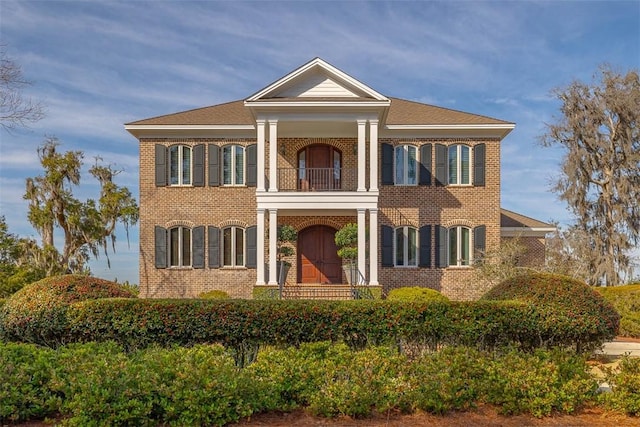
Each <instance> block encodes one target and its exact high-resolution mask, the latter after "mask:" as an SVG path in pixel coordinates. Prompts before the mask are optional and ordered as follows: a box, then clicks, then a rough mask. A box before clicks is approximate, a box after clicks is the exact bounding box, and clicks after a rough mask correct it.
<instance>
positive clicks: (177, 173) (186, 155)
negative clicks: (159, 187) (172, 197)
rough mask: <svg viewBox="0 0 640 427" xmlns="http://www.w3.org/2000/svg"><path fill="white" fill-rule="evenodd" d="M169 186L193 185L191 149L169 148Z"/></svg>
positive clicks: (173, 146) (181, 146) (181, 147)
mask: <svg viewBox="0 0 640 427" xmlns="http://www.w3.org/2000/svg"><path fill="white" fill-rule="evenodd" d="M169 185H191V147H189V146H187V145H172V146H171V147H169Z"/></svg>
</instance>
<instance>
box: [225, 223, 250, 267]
mask: <svg viewBox="0 0 640 427" xmlns="http://www.w3.org/2000/svg"><path fill="white" fill-rule="evenodd" d="M229 229H230V230H231V264H225V263H224V253H225V249H226V248H225V241H224V232H225V231H226V230H229ZM237 230H242V241H243V242H242V243H243V246H242V264H236V231H237ZM246 233H247V230H246V229H245V228H243V227H238V226H235V225H231V226H229V227H224V228H223V229H222V254H221V255H222V268H227V269H229V268H240V267H246V264H247V235H246Z"/></svg>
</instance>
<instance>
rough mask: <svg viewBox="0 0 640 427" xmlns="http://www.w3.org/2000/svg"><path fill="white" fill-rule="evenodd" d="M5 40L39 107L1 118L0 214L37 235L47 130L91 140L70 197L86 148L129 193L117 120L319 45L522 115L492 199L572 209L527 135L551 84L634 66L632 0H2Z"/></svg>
mask: <svg viewBox="0 0 640 427" xmlns="http://www.w3.org/2000/svg"><path fill="white" fill-rule="evenodd" d="M0 39H1V43H2V44H4V45H5V48H6V51H7V55H8V56H9V57H11V58H12V59H14V60H15V61H16V62H17V63H18V64H20V65H21V66H22V68H23V72H24V74H25V76H26V77H27V78H28V79H30V80H31V81H33V83H34V84H33V85H32V86H31V87H30V88H29V89H28V90H27V91H26V95H27V96H31V97H34V98H37V99H40V100H42V102H43V103H44V104H45V105H46V109H47V116H46V118H45V119H44V120H42V121H40V122H38V123H37V124H35V125H33V126H31V128H30V129H27V130H19V131H15V132H13V133H7V132H6V131H4V130H0V215H4V216H5V217H6V220H7V223H8V225H9V231H10V232H12V233H14V234H19V235H21V236H33V237H36V234H35V231H34V230H33V229H32V227H31V226H30V224H29V223H28V221H27V219H26V214H27V203H26V201H24V200H23V199H22V195H23V193H24V185H25V179H26V178H27V177H33V176H36V175H38V174H40V173H41V169H40V167H39V164H38V159H37V154H36V149H37V147H38V146H39V145H40V144H41V143H42V142H43V140H44V138H45V136H47V135H55V136H56V137H58V138H59V139H60V140H61V142H62V147H61V148H62V149H63V150H82V151H84V152H85V165H86V167H85V168H84V171H85V174H84V176H83V180H82V185H81V187H80V189H79V190H77V191H76V194H77V195H78V196H79V197H80V198H83V199H84V198H87V197H95V196H97V190H98V188H97V186H95V185H94V182H93V181H92V179H91V178H90V177H88V176H87V173H86V171H87V169H88V167H89V165H90V164H91V163H93V158H94V157H95V156H100V157H102V158H103V159H104V161H105V162H108V163H111V164H113V165H114V166H115V167H116V168H119V169H122V170H123V172H122V173H120V175H118V177H117V179H116V181H117V183H118V184H120V185H124V186H127V187H129V188H130V189H131V190H132V192H133V193H134V194H135V195H136V197H137V195H138V147H137V141H136V139H135V138H134V137H133V136H131V135H130V134H129V133H127V132H126V131H125V130H124V127H123V124H124V123H126V122H130V121H134V120H138V119H142V118H147V117H152V116H157V115H162V114H168V113H172V112H177V111H183V110H187V109H192V108H198V107H203V106H208V105H214V104H218V103H223V102H227V101H232V100H237V99H243V98H245V97H247V96H249V95H251V94H253V93H255V92H256V91H258V90H260V89H262V88H263V87H265V86H267V85H268V84H269V83H271V82H273V81H274V80H276V79H278V78H280V77H282V76H283V75H285V74H287V73H288V72H289V71H292V70H293V69H295V68H297V67H298V66H300V65H302V64H304V63H306V62H307V61H309V60H310V59H312V58H314V57H316V56H319V57H321V58H322V59H324V60H326V61H327V62H329V63H331V64H332V65H334V66H336V67H337V68H339V69H341V70H343V71H344V72H346V73H348V74H350V75H351V76H353V77H354V78H356V79H358V80H360V81H362V82H363V83H365V84H367V85H369V86H370V87H372V88H373V89H375V90H377V91H378V92H380V93H382V94H384V95H387V96H393V97H399V98H405V99H410V100H416V101H420V102H425V103H429V104H434V105H438V106H442V107H447V108H453V109H457V110H462V111H468V112H472V113H477V114H483V115H487V116H492V117H496V118H499V119H503V120H507V121H511V122H515V123H516V128H515V130H514V131H512V132H511V134H510V135H509V136H508V137H507V138H506V139H505V140H504V142H503V145H502V206H503V207H504V208H507V209H510V210H514V211H517V212H520V213H523V214H525V215H529V216H532V217H534V218H537V219H540V220H544V221H549V220H557V221H560V223H561V224H566V223H568V222H570V221H571V217H570V214H569V212H568V211H567V209H566V206H565V205H564V203H563V202H561V201H559V200H558V199H557V197H556V195H555V194H553V193H551V192H550V191H549V188H550V183H551V181H552V180H553V179H554V177H557V174H558V173H559V162H560V161H561V159H562V151H560V150H559V149H551V148H543V147H541V146H540V145H538V143H537V137H538V136H539V135H540V134H542V133H543V132H544V124H545V123H549V122H550V121H552V120H553V119H554V117H557V115H558V106H559V104H558V102H557V101H556V100H555V99H554V98H553V97H552V96H551V95H550V90H551V89H553V88H556V87H561V86H566V85H568V84H569V83H570V82H571V81H572V80H573V79H578V80H582V81H587V82H591V81H592V77H593V75H594V73H595V71H596V70H597V68H598V66H599V65H600V64H602V63H604V62H607V63H609V64H611V65H612V66H613V67H614V68H615V69H618V70H620V71H622V72H625V71H626V70H628V69H630V68H639V67H640V1H637V0H636V1H615V0H613V1H605V2H596V1H582V2H579V1H555V2H550V1H536V2H534V1H522V2H515V1H497V2H484V1H464V2H462V1H452V2H444V1H442V2H397V1H394V2H358V1H349V2H328V1H326V2H306V1H305V2H302V1H299V2H265V1H262V2H215V1H193V2H191V1H180V2H178V1H122V2H116V1H100V2H90V1H71V2H66V1H17V2H14V1H7V0H0ZM129 242H130V243H129V245H128V244H127V239H126V235H125V233H124V230H123V229H119V230H118V244H117V249H116V253H115V254H111V255H110V259H111V265H112V268H111V269H108V268H107V265H106V260H105V258H104V256H103V257H101V258H100V259H99V260H98V261H96V262H92V265H91V267H92V270H93V273H94V274H95V275H97V276H100V277H104V278H110V279H113V278H117V279H118V280H120V281H123V280H129V281H130V282H133V283H137V282H138V230H137V227H135V228H134V229H133V230H131V232H130V236H129Z"/></svg>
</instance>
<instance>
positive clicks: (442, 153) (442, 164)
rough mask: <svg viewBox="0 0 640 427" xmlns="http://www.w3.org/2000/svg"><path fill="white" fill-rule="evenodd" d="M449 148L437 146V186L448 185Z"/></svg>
mask: <svg viewBox="0 0 640 427" xmlns="http://www.w3.org/2000/svg"><path fill="white" fill-rule="evenodd" d="M447 182H448V180H447V146H446V145H442V144H436V185H447Z"/></svg>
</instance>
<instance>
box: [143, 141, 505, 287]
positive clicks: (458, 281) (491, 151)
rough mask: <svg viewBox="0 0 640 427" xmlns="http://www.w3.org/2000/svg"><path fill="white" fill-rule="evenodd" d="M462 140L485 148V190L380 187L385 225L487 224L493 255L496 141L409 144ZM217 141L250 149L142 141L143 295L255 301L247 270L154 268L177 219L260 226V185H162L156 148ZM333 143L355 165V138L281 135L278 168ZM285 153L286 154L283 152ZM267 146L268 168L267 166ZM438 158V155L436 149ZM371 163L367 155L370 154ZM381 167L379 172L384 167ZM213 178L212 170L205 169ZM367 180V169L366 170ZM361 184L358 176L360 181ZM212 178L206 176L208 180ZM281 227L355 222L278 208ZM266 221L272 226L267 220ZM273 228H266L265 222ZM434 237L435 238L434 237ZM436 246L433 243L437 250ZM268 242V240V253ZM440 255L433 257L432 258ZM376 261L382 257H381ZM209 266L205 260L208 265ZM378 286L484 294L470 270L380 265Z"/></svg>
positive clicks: (497, 189) (292, 165)
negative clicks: (212, 293)
mask: <svg viewBox="0 0 640 427" xmlns="http://www.w3.org/2000/svg"><path fill="white" fill-rule="evenodd" d="M380 142H387V143H396V142H402V143H407V140H404V139H403V140H389V139H386V140H385V139H381V140H380ZM435 142H438V143H445V144H451V143H464V144H468V145H470V146H473V145H475V144H477V143H481V142H482V143H486V150H487V151H486V159H487V163H486V166H485V167H486V182H485V186H484V187H451V186H447V187H436V186H435V182H434V183H432V185H431V186H429V187H425V186H411V187H394V186H379V188H380V198H379V224H385V225H390V226H394V227H396V226H400V225H412V226H415V227H419V226H421V225H425V224H432V225H443V226H446V227H450V226H454V225H465V226H469V227H475V226H478V225H485V226H486V231H487V233H486V246H487V250H490V249H491V248H493V247H495V246H496V245H498V244H499V243H500V228H499V220H500V149H499V141H497V140H426V139H425V140H415V139H413V140H411V141H410V143H413V144H415V145H420V144H423V143H435ZM176 143H180V144H186V145H196V144H202V143H204V144H217V145H220V146H222V145H226V144H229V143H234V144H240V145H248V144H253V143H255V140H249V139H233V140H232V139H198V140H195V139H143V140H141V142H140V290H141V296H143V297H186V298H188V297H196V296H197V295H198V294H200V293H201V292H205V291H209V290H212V289H219V290H224V291H226V292H228V293H229V294H230V295H231V296H233V297H242V298H249V297H251V293H252V289H253V285H254V284H255V282H256V270H255V269H246V268H234V269H228V268H220V269H209V268H207V267H205V268H204V269H191V268H182V269H176V268H169V269H156V268H155V267H154V234H153V232H154V226H156V225H160V226H162V227H168V226H170V225H172V224H175V223H176V221H179V222H180V223H183V224H185V225H188V226H198V225H204V226H207V225H214V226H217V227H221V226H223V225H225V224H229V221H233V223H235V224H239V225H241V226H251V225H255V223H256V202H255V188H248V187H208V186H205V187H156V186H155V183H154V177H155V170H154V168H155V160H154V146H155V144H163V145H166V146H169V145H172V144H176ZM313 143H327V144H330V145H332V146H334V147H336V148H337V149H339V150H340V151H341V152H342V163H343V167H344V168H353V169H355V168H356V166H357V154H356V153H355V151H354V145H355V144H356V143H357V140H356V138H327V139H323V138H280V139H279V140H278V145H279V148H282V147H284V152H285V154H284V155H283V154H282V153H281V152H280V153H279V155H278V167H279V168H283V167H286V168H295V167H297V153H298V151H299V149H300V148H302V147H304V146H305V145H307V144H313ZM279 151H280V150H279ZM268 152H269V150H268V144H267V151H266V153H267V155H266V159H265V164H266V166H267V167H268V165H269V160H268ZM433 155H434V156H435V150H434V152H433ZM367 159H368V156H367ZM379 170H380V169H379ZM206 174H207V176H208V170H206ZM367 177H368V172H367ZM354 179H355V178H354ZM206 181H207V179H206V178H205V182H206ZM278 219H279V220H278V221H279V223H280V224H291V225H293V226H294V227H295V228H296V229H298V230H301V229H303V228H304V227H307V226H309V225H311V224H325V225H330V226H333V227H334V228H339V227H340V226H342V225H344V224H346V223H347V222H355V221H356V217H355V214H354V216H353V217H345V216H335V217H334V216H331V217H316V218H308V217H296V216H286V213H285V212H283V211H280V212H279V214H278ZM267 222H268V221H267ZM378 226H379V225H378ZM265 229H267V230H268V225H266V224H265ZM432 234H435V233H432ZM432 247H433V245H432ZM267 254H268V244H267V243H266V242H265V256H267ZM433 258H434V254H433V252H432V259H433ZM378 259H379V260H381V254H380V252H379V254H378ZM292 261H294V262H292V264H293V267H292V270H291V271H290V273H289V276H288V277H289V281H292V280H295V278H296V277H297V271H296V263H295V258H293V259H292ZM205 265H207V260H205ZM378 274H379V282H380V283H381V284H382V285H383V287H384V290H385V291H386V292H388V291H389V290H390V289H393V288H396V287H400V286H426V287H431V288H434V289H437V290H439V291H441V292H442V293H443V294H445V295H447V296H448V297H450V298H452V299H473V298H477V297H479V296H481V295H482V294H483V293H484V291H485V289H484V287H483V285H481V284H476V283H473V282H472V280H471V271H470V269H469V268H465V267H458V268H454V267H450V268H444V269H440V268H382V267H379V273H378Z"/></svg>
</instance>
